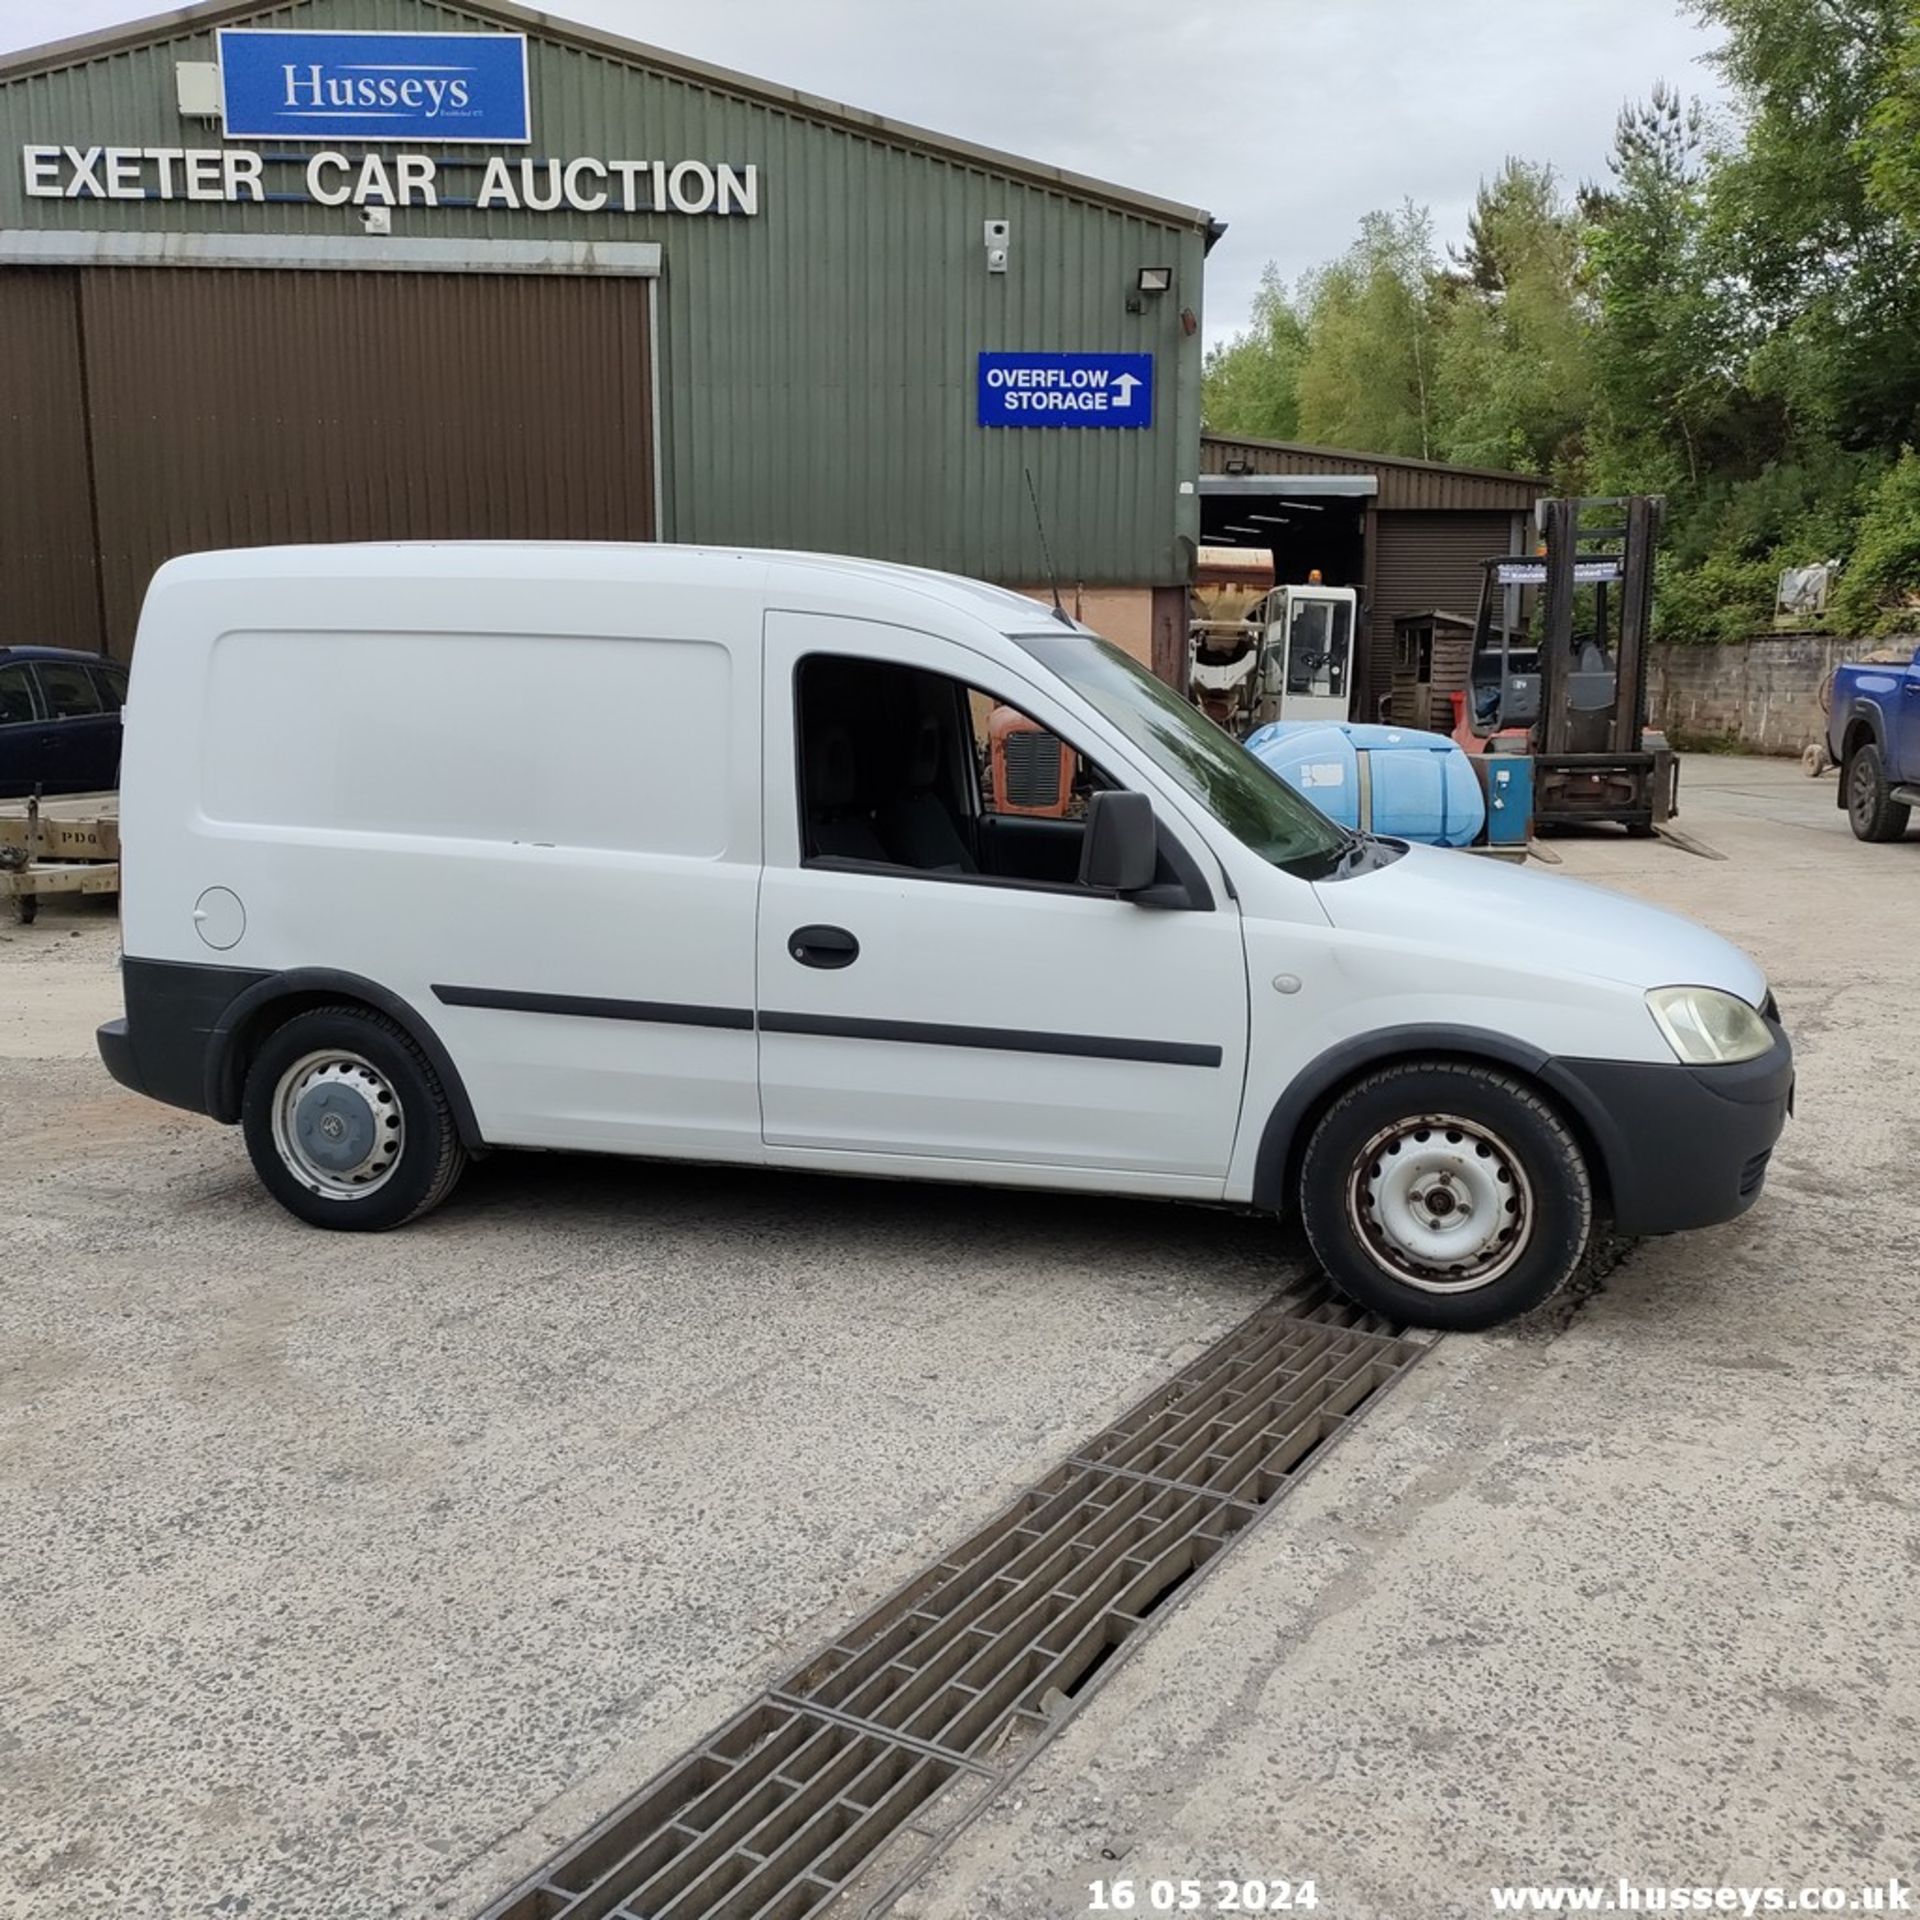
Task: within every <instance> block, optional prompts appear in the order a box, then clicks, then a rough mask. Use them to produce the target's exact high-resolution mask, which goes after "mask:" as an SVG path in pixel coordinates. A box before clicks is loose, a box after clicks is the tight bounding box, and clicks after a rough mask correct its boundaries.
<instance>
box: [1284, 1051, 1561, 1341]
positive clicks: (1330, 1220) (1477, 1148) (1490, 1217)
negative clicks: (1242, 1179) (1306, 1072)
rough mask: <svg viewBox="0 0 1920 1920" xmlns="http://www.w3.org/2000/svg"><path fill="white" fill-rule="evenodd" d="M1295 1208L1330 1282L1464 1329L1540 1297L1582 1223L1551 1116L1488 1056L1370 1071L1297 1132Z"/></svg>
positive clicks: (1405, 1317)
mask: <svg viewBox="0 0 1920 1920" xmlns="http://www.w3.org/2000/svg"><path fill="white" fill-rule="evenodd" d="M1300 1212H1301V1217H1302V1220H1303V1222H1304V1224H1305V1226H1306V1230H1307V1238H1308V1240H1309V1241H1310V1242H1311V1243H1312V1246H1313V1250H1314V1252H1315V1253H1316V1254H1317V1255H1318V1256H1319V1259H1320V1262H1321V1264H1322V1265H1323V1266H1324V1267H1325V1268H1326V1269H1327V1272H1328V1274H1329V1275H1330V1276H1331V1278H1332V1280H1333V1282H1334V1284H1335V1285H1336V1286H1338V1287H1339V1288H1340V1290H1341V1291H1342V1292H1343V1293H1345V1294H1347V1295H1348V1296H1349V1297H1350V1298H1351V1299H1353V1300H1355V1301H1357V1302H1358V1303H1359V1304H1360V1305H1361V1306H1363V1307H1368V1308H1371V1309H1372V1310H1373V1311H1374V1312H1375V1313H1378V1314H1382V1315H1384V1316H1385V1317H1386V1318H1388V1319H1390V1320H1395V1321H1400V1322H1403V1323H1405V1324H1408V1325H1412V1326H1422V1327H1446V1328H1451V1329H1455V1330H1457V1331H1462V1332H1470V1331H1474V1330H1476V1329H1479V1328H1482V1327H1491V1326H1495V1325H1497V1324H1498V1323H1499V1322H1501V1321H1502V1320H1509V1319H1512V1318H1513V1316H1514V1315H1516V1314H1521V1313H1525V1312H1527V1311H1528V1310H1529V1309H1531V1308H1533V1307H1537V1306H1539V1305H1541V1304H1542V1303H1543V1302H1545V1301H1547V1300H1550V1299H1551V1298H1552V1297H1553V1295H1554V1294H1556V1293H1557V1292H1559V1290H1560V1289H1561V1287H1563V1286H1564V1285H1565V1284H1566V1283H1567V1281H1568V1280H1569V1279H1570V1278H1571V1277H1572V1275H1573V1273H1574V1270H1575V1269H1576V1268H1577V1267H1578V1266H1579V1264H1580V1260H1581V1256H1582V1255H1583V1254H1584V1253H1585V1252H1586V1248H1587V1239H1588V1236H1589V1234H1590V1233H1591V1231H1592V1226H1593V1183H1592V1180H1591V1177H1590V1176H1589V1174H1588V1171H1587V1166H1586V1161H1585V1159H1584V1158H1583V1157H1582V1155H1581V1152H1580V1148H1579V1145H1578V1143H1577V1142H1576V1141H1575V1140H1574V1138H1573V1136H1572V1135H1571V1134H1570V1133H1569V1132H1568V1131H1567V1128H1566V1126H1565V1124H1564V1123H1563V1122H1562V1121H1561V1119H1560V1117H1559V1115H1558V1114H1556V1113H1555V1112H1554V1111H1553V1109H1552V1108H1551V1107H1550V1106H1548V1105H1547V1104H1546V1102H1545V1101H1543V1100H1541V1099H1540V1098H1539V1097H1538V1095H1536V1094H1535V1093H1534V1092H1532V1090H1531V1089H1529V1088H1528V1087H1527V1086H1525V1085H1524V1084H1523V1083H1522V1082H1520V1081H1519V1080H1516V1079H1514V1078H1513V1077H1511V1076H1510V1075H1508V1074H1504V1073H1501V1072H1499V1071H1497V1070H1496V1069H1493V1068H1491V1067H1479V1066H1472V1065H1468V1064H1465V1063H1462V1062H1453V1061H1440V1060H1435V1061H1426V1062H1412V1063H1409V1064H1408V1065H1405V1066H1398V1067H1389V1068H1386V1069H1385V1070H1383V1071H1381V1072H1379V1073H1374V1074H1370V1075H1369V1076H1368V1077H1367V1078H1366V1079H1364V1080H1362V1081H1360V1082H1359V1083H1358V1084H1357V1085H1355V1086H1353V1087H1351V1088H1349V1089H1348V1091H1347V1092H1346V1093H1344V1094H1342V1095H1341V1097H1340V1098H1339V1099H1338V1100H1337V1101H1335V1102H1334V1104H1333V1106H1332V1107H1330V1108H1329V1109H1328V1111H1327V1113H1326V1115H1325V1116H1324V1117H1323V1118H1322V1120H1321V1121H1320V1124H1319V1125H1318V1126H1317V1127H1316V1128H1315V1129H1314V1131H1313V1137H1312V1138H1311V1139H1310V1140H1309V1141H1308V1143H1307V1151H1306V1155H1305V1157H1304V1159H1303V1161H1302V1164H1301V1176H1300Z"/></svg>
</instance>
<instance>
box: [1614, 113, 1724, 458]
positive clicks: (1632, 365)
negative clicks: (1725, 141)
mask: <svg viewBox="0 0 1920 1920" xmlns="http://www.w3.org/2000/svg"><path fill="white" fill-rule="evenodd" d="M1706 158H1707V155H1706V146H1705V127H1704V122H1703V118H1702V115H1701V111H1700V105H1699V102H1698V101H1683V100H1682V99H1681V97H1680V95H1679V94H1678V93H1677V92H1676V91H1675V90H1673V89H1672V88H1669V87H1667V86H1665V85H1658V84H1657V85H1656V86H1655V87H1654V89H1653V94H1652V97H1651V98H1650V99H1649V100H1648V101H1647V102H1645V103H1643V104H1638V105H1634V104H1630V105H1628V106H1626V107H1623V108H1622V109H1621V111H1620V118H1619V120H1618V122H1617V124H1616V127H1615V132H1614V144H1613V151H1612V153H1611V154H1610V155H1609V156H1608V159H1607V170H1608V172H1609V174H1610V175H1611V177H1612V183H1611V185H1610V186H1608V187H1605V188H1600V187H1590V188H1588V189H1587V190H1586V192H1585V193H1584V194H1583V196H1582V200H1583V205H1584V207H1585V209H1586V212H1587V215H1588V226H1587V230H1586V234H1585V253H1586V262H1587V271H1588V274H1589V276H1590V278H1591V282H1592V286H1593V289H1594V294H1595V297H1596V299H1597V302H1598V307H1599V322H1600V324H1599V326H1598V327H1597V329H1596V333H1595V338H1594V374H1595V402H1596V405H1595V419H1594V423H1593V424H1594V438H1595V441H1596V465H1597V467H1598V469H1599V470H1600V471H1601V473H1602V474H1603V475H1604V476H1605V480H1604V484H1606V485H1607V486H1608V487H1610V488H1616V489H1619V490H1622V491H1630V490H1632V489H1634V488H1635V487H1636V486H1641V487H1645V486H1652V487H1657V488H1660V489H1665V488H1668V487H1670V486H1672V485H1673V484H1675V483H1676V482H1681V483H1683V484H1685V485H1686V486H1687V487H1689V488H1691V489H1695V490H1697V489H1698V487H1699V485H1700V482H1701V477H1702V473H1703V470H1704V468H1705V466H1706V465H1707V464H1708V463H1709V462H1710V461H1714V460H1716V459H1720V458H1724V457H1727V456H1728V455H1729V454H1730V453H1731V451H1732V449H1731V446H1730V441H1731V440H1732V439H1733V438H1734V437H1736V436H1737V433H1738V427H1737V425H1736V423H1735V421H1734V419H1733V416H1734V415H1735V414H1736V413H1738V412H1740V411H1741V409H1742V406H1743V403H1744V405H1745V406H1746V407H1747V409H1748V410H1749V411H1750V410H1751V401H1750V397H1749V396H1746V395H1745V394H1744V391H1743V390H1742V388H1741V386H1740V382H1739V377H1738V372H1737V368H1738V367H1739V365H1740V364H1741V363H1742V361H1743V360H1744V356H1745V351H1746V348H1745V346H1744V345H1743V343H1742V342H1741V341H1740V339H1739V338H1738V333H1739V326H1738V322H1737V320H1736V318H1735V314H1734V309H1733V303H1732V300H1731V298H1730V295H1729V291H1728V289H1727V288H1726V286H1725V285H1724V283H1723V281H1722V279H1721V278H1720V277H1719V275H1718V273H1717V263H1716V261H1715V260H1714V258H1713V256H1712V253H1711V250H1710V248H1709V246H1708V238H1707V171H1706Z"/></svg>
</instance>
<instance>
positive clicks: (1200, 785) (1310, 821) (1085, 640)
mask: <svg viewBox="0 0 1920 1920" xmlns="http://www.w3.org/2000/svg"><path fill="white" fill-rule="evenodd" d="M1011 637H1012V638H1013V639H1014V641H1015V642H1016V643H1017V644H1018V645H1020V646H1022V647H1024V648H1026V650H1027V651H1028V652H1029V653H1030V654H1032V655H1033V657H1034V658H1035V659H1036V660H1038V661H1040V662H1041V664H1042V665H1043V666H1046V667H1048V668H1050V669H1051V670H1052V671H1053V672H1054V673H1057V674H1058V675H1059V676H1060V678H1061V679H1062V680H1064V681H1065V682H1066V683H1067V684H1068V685H1069V686H1070V687H1072V688H1073V690H1074V691H1075V692H1076V693H1078V694H1080V695H1081V696H1082V697H1083V698H1084V699H1085V700H1087V701H1088V702H1089V703H1090V704H1091V705H1092V706H1094V707H1096V708H1097V709H1098V710H1099V711H1100V713H1101V714H1102V715H1103V716H1104V717H1105V718H1106V719H1107V720H1109V721H1110V722H1112V724H1113V725H1114V726H1116V727H1118V728H1119V730H1120V731H1121V732H1122V733H1123V734H1125V735H1126V737H1127V738H1128V739H1129V740H1130V741H1132V742H1133V744H1134V745H1135V746H1136V747H1138V748H1139V749H1140V751H1141V752H1142V753H1144V754H1145V755H1146V756H1147V757H1148V759H1150V760H1151V761H1152V762H1153V763H1154V765H1155V766H1156V767H1158V768H1159V769H1160V770H1161V772H1162V773H1164V774H1166V776H1167V777H1168V778H1169V779H1170V780H1172V781H1173V782H1174V783H1175V784H1176V785H1177V786H1178V787H1179V788H1180V789H1181V791H1182V792H1184V793H1187V794H1189V795H1191V796H1192V798H1193V799H1195V800H1197V801H1198V802H1199V803H1200V804H1201V806H1203V807H1205V808H1206V810H1207V811H1208V812H1209V813H1210V814H1212V815H1213V817H1214V818H1215V819H1216V820H1218V821H1219V822H1220V824H1221V825H1222V826H1223V827H1225V828H1226V829H1227V831H1228V832H1229V833H1231V834H1232V835H1233V837H1234V838H1235V839H1236V840H1238V841H1239V842H1240V843H1241V844H1242V845H1243V846H1246V847H1249V848H1251V849H1252V850H1253V851H1254V852H1255V853H1257V854H1258V855H1259V856H1260V857H1261V859H1263V860H1266V861H1270V862H1271V863H1272V864H1273V865H1274V866H1276V867H1279V868H1281V869H1283V870H1284V871H1285V872H1288V873H1292V874H1296V875H1298V876H1299V877H1300V878H1301V879H1303V880H1317V879H1321V878H1324V877H1325V876H1326V875H1328V874H1329V873H1330V872H1331V871H1332V870H1333V868H1334V866H1335V865H1336V864H1337V862H1338V857H1339V856H1340V855H1341V854H1343V853H1345V852H1346V851H1347V850H1348V849H1349V848H1350V847H1353V846H1355V845H1356V844H1358V836H1356V835H1355V834H1352V833H1350V832H1349V831H1348V830H1347V829H1346V828H1345V827H1342V826H1337V825H1336V824H1335V823H1334V822H1333V821H1331V820H1329V819H1328V818H1327V816H1326V815H1325V814H1324V813H1322V812H1321V811H1320V810H1319V808H1317V807H1315V806H1314V805H1313V804H1312V803H1311V802H1310V801H1308V800H1306V799H1303V798H1302V797H1301V795H1299V794H1297V793H1295V792H1294V790H1293V789H1292V788H1291V787H1290V786H1288V785H1287V783H1286V782H1285V781H1284V780H1282V779H1281V778H1280V776H1279V775H1278V774H1277V773H1274V772H1272V771H1271V770H1270V769H1268V768H1267V767H1265V766H1263V765H1262V764H1261V763H1260V762H1259V761H1258V760H1256V759H1255V758H1254V757H1253V755H1252V754H1250V753H1249V752H1247V750H1246V749H1245V748H1244V747H1243V746H1241V744H1240V743H1239V741H1237V740H1236V739H1234V737H1233V736H1232V735H1231V734H1230V733H1228V732H1226V731H1225V730H1224V729H1223V728H1220V727H1217V726H1215V725H1214V723H1213V722H1212V721H1211V720H1209V719H1208V718H1207V717H1206V715H1205V714H1203V713H1202V712H1201V711H1200V710H1199V709H1198V708H1197V707H1195V706H1194V705H1193V704H1192V702H1191V701H1187V700H1182V699H1181V698H1180V696H1179V695H1178V694H1177V693H1175V692H1174V691H1173V689H1172V688H1171V687H1169V686H1167V685H1165V684H1164V683H1163V682H1162V681H1159V680H1156V679H1155V678H1154V676H1153V675H1152V674H1150V673H1149V672H1148V671H1147V670H1146V668H1145V667H1143V666H1141V665H1140V663H1139V662H1138V661H1137V660H1135V659H1134V658H1132V656H1131V655H1129V654H1125V653H1122V652H1121V651H1120V649H1119V648H1118V647H1116V646H1113V645H1111V644H1110V643H1109V642H1108V641H1105V640H1097V639H1094V638H1092V637H1091V636H1088V635H1080V634H1076V635H1073V636H1072V637H1068V636H1067V635H1065V634H1053V633H1033V634H1028V633H1021V634H1014V635H1013V636H1011Z"/></svg>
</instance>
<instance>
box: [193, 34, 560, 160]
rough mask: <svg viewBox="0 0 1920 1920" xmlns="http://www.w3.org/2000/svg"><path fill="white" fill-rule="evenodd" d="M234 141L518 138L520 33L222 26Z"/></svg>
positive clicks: (523, 49)
mask: <svg viewBox="0 0 1920 1920" xmlns="http://www.w3.org/2000/svg"><path fill="white" fill-rule="evenodd" d="M220 83H221V88H222V91H223V94H224V98H225V102H226V133H227V138H228V139H229V140H430V141H435V142H441V141H451V142H471V141H483V140H484V141H500V142H511V143H522V142H525V141H526V140H528V139H530V138H531V137H532V131H533V130H532V127H531V126H530V125H529V123H528V117H527V38H526V35H525V34H522V33H335V32H325V33H278V32H272V31H268V30H266V29H263V28H254V27H223V28H222V29H221V30H220Z"/></svg>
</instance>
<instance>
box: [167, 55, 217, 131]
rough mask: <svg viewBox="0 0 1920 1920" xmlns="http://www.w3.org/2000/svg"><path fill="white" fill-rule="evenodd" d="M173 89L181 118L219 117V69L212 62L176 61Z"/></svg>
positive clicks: (201, 118) (203, 118)
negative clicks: (178, 103)
mask: <svg viewBox="0 0 1920 1920" xmlns="http://www.w3.org/2000/svg"><path fill="white" fill-rule="evenodd" d="M173 86H174V93H175V96H176V98H177V99H178V100H179V102H180V117H181V119H183V120H218V119H219V118H220V69H219V67H218V66H217V65H215V63H214V62H213V61H211V60H182V61H180V62H179V63H178V64H177V65H176V66H175V67H174V70H173Z"/></svg>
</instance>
